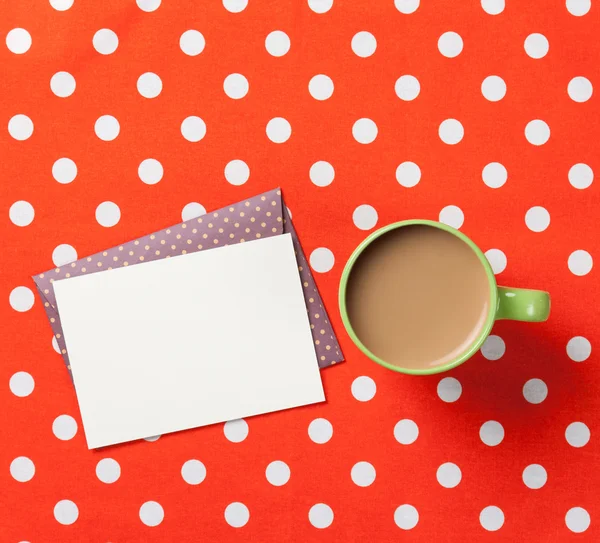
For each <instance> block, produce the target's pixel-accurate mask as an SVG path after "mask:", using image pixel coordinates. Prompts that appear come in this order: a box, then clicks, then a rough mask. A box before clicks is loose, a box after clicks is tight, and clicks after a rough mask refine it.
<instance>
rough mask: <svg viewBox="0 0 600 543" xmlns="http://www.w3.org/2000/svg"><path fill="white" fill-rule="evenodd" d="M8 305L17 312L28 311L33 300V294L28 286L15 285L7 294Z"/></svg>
mask: <svg viewBox="0 0 600 543" xmlns="http://www.w3.org/2000/svg"><path fill="white" fill-rule="evenodd" d="M8 301H9V303H10V306H11V307H12V308H13V309H14V310H15V311H18V312H19V313H24V312H25V311H29V310H30V309H31V308H32V307H33V303H34V302H35V296H34V295H33V292H32V290H31V289H30V288H29V287H22V286H21V287H15V288H13V289H12V290H11V291H10V294H9V296H8Z"/></svg>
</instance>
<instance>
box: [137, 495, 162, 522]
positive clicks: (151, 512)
mask: <svg viewBox="0 0 600 543" xmlns="http://www.w3.org/2000/svg"><path fill="white" fill-rule="evenodd" d="M139 514H140V520H141V521H142V522H143V523H144V524H145V525H146V526H150V527H154V526H158V525H159V524H160V523H161V522H162V521H163V519H164V518H165V510H164V509H163V507H162V505H161V504H160V503H158V502H152V501H150V502H146V503H144V504H143V505H142V506H141V507H140V513H139Z"/></svg>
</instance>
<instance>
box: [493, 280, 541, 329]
mask: <svg viewBox="0 0 600 543" xmlns="http://www.w3.org/2000/svg"><path fill="white" fill-rule="evenodd" d="M549 316H550V294H549V293H547V292H544V291H543V290H530V289H525V288H509V287H498V308H497V309H496V319H509V320H513V321H525V322H544V321H546V320H548V317H549Z"/></svg>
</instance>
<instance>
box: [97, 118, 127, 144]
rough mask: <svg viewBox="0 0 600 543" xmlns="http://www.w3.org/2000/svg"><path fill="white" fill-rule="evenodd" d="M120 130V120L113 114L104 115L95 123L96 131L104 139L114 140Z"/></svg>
mask: <svg viewBox="0 0 600 543" xmlns="http://www.w3.org/2000/svg"><path fill="white" fill-rule="evenodd" d="M120 131H121V126H120V125H119V121H117V119H116V118H115V117H113V116H112V115H102V117H99V118H98V120H97V121H96V123H95V124H94V132H96V136H98V137H99V138H100V139H101V140H102V141H113V140H114V139H116V137H117V136H118V135H119V132H120Z"/></svg>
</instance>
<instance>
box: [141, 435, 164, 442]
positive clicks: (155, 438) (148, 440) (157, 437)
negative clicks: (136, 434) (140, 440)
mask: <svg viewBox="0 0 600 543" xmlns="http://www.w3.org/2000/svg"><path fill="white" fill-rule="evenodd" d="M160 437H161V436H160V434H158V435H156V436H150V437H145V438H144V441H147V442H148V443H154V442H155V441H158V440H159V439H160Z"/></svg>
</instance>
